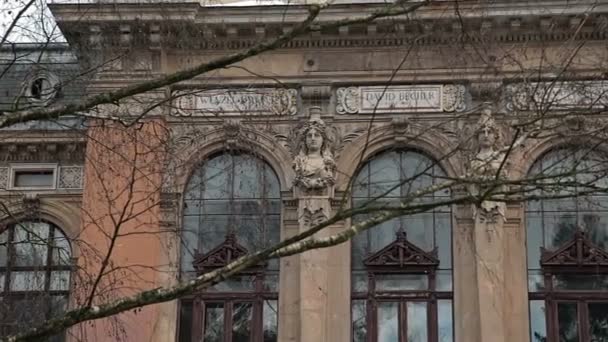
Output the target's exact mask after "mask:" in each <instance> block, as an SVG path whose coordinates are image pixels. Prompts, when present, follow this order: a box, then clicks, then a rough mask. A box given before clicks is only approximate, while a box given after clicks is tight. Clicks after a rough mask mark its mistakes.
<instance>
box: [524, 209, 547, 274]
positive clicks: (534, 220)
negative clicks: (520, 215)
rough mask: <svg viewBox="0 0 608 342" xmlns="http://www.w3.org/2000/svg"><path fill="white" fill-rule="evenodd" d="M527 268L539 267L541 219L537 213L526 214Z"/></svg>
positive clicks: (541, 241)
mask: <svg viewBox="0 0 608 342" xmlns="http://www.w3.org/2000/svg"><path fill="white" fill-rule="evenodd" d="M526 235H527V236H526V238H527V240H526V242H527V247H528V269H540V248H541V247H543V246H544V244H543V219H542V216H541V215H539V214H534V213H532V214H528V215H527V216H526Z"/></svg>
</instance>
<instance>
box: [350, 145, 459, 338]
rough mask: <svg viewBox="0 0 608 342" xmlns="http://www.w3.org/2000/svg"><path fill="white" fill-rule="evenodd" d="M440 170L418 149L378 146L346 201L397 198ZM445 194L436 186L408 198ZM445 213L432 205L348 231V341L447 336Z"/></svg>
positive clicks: (423, 185) (448, 265) (434, 177)
mask: <svg viewBox="0 0 608 342" xmlns="http://www.w3.org/2000/svg"><path fill="white" fill-rule="evenodd" d="M443 175H444V172H443V171H442V170H441V168H440V167H439V166H438V165H437V164H436V163H435V162H434V161H432V160H431V159H429V158H427V157H426V156H424V155H423V154H421V153H419V152H416V151H397V152H385V153H382V154H380V155H378V156H376V157H375V158H373V159H372V160H370V161H369V162H368V163H367V164H365V165H364V166H363V168H362V169H361V170H360V172H359V174H358V175H357V177H356V180H355V182H354V185H353V197H352V202H353V206H355V207H357V206H362V205H364V203H365V202H367V201H369V200H370V199H373V198H376V197H379V200H378V202H383V203H386V202H389V203H399V202H400V201H402V200H404V199H406V198H407V197H408V196H410V195H411V194H412V193H413V192H414V191H417V190H421V189H425V188H428V187H429V186H431V185H433V184H437V183H439V182H441V177H442V176H443ZM449 196H450V193H449V191H439V192H435V193H429V194H428V195H425V196H417V198H416V199H415V201H416V202H424V201H428V202H432V201H436V200H440V199H441V198H444V199H445V198H446V197H449ZM376 204H378V203H377V202H376ZM372 215H373V214H372ZM363 218H364V217H359V218H356V219H355V221H356V220H360V219H363ZM451 220H452V219H451V210H450V208H449V207H438V208H435V209H432V210H429V211H427V212H424V213H420V214H415V215H409V216H404V217H399V218H395V219H392V220H390V221H387V222H384V223H382V224H380V225H378V226H376V227H373V228H371V229H369V230H367V231H366V232H363V233H361V234H359V235H358V236H356V237H355V238H354V239H353V242H352V325H353V332H352V334H353V341H355V342H449V341H452V340H453V329H452V239H451V234H452V233H451V230H452V229H451V228H452V221H451Z"/></svg>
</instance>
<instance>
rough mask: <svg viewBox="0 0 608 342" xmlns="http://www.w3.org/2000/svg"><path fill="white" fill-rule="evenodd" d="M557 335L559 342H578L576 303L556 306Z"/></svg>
mask: <svg viewBox="0 0 608 342" xmlns="http://www.w3.org/2000/svg"><path fill="white" fill-rule="evenodd" d="M557 319H558V328H559V329H558V334H559V341H560V342H579V339H578V315H577V307H576V303H559V304H557Z"/></svg>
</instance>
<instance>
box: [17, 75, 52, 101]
mask: <svg viewBox="0 0 608 342" xmlns="http://www.w3.org/2000/svg"><path fill="white" fill-rule="evenodd" d="M58 86H59V79H58V78H57V76H55V75H54V74H52V73H49V72H47V71H38V72H36V73H35V74H33V75H32V76H30V77H28V79H27V81H26V84H25V96H26V97H27V99H28V100H29V101H30V102H31V103H32V104H36V105H47V104H49V103H50V102H51V101H52V100H54V99H55V98H56V97H57V93H58V90H59V87H58Z"/></svg>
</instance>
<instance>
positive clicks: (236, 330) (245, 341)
mask: <svg viewBox="0 0 608 342" xmlns="http://www.w3.org/2000/svg"><path fill="white" fill-rule="evenodd" d="M252 309H253V305H252V304H251V303H235V304H234V305H233V306H232V342H249V339H250V337H251V316H252V313H253V310H252Z"/></svg>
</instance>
